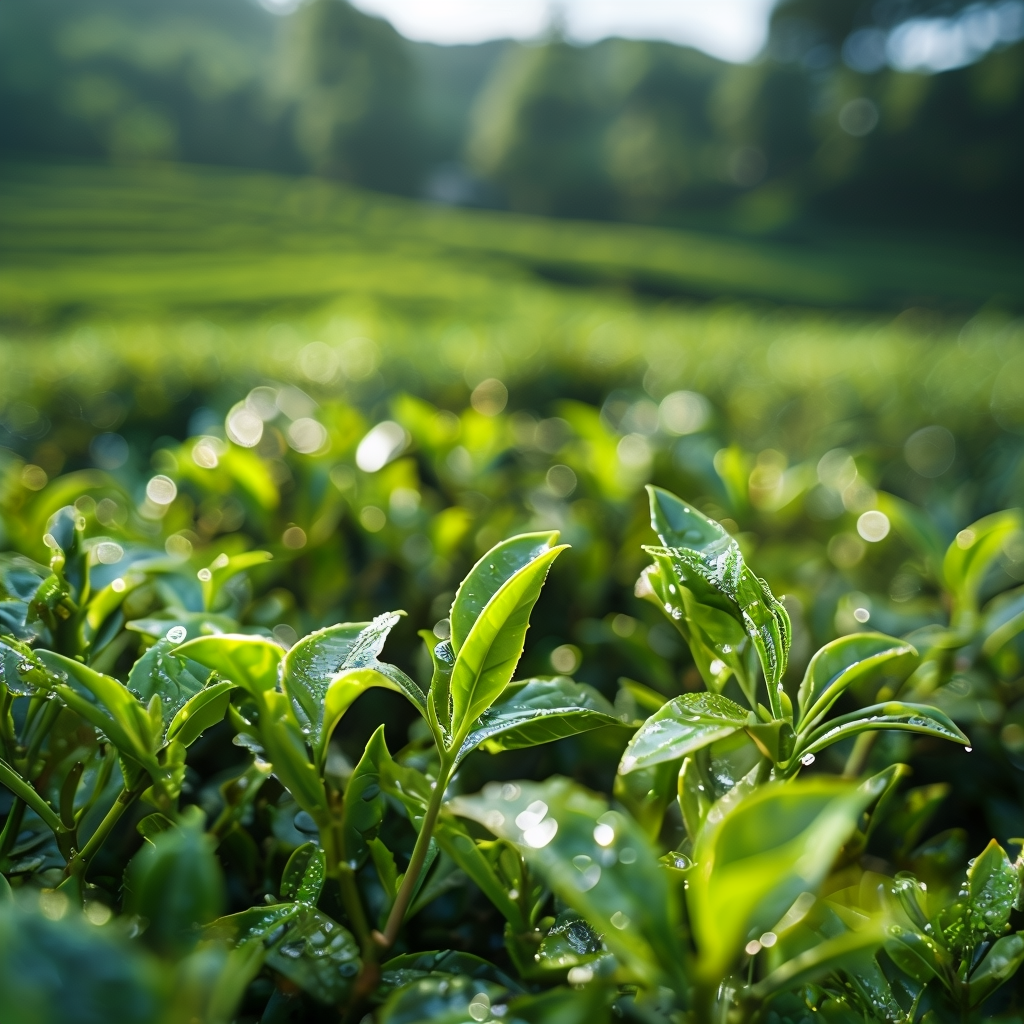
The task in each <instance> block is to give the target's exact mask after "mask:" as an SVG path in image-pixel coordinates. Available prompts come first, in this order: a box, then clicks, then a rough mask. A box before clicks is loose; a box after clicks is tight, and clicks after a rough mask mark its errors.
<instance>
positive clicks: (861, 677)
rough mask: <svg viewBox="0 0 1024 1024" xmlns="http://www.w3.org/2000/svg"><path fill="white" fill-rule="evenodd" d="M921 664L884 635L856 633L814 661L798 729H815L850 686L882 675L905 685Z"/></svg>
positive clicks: (909, 650)
mask: <svg viewBox="0 0 1024 1024" xmlns="http://www.w3.org/2000/svg"><path fill="white" fill-rule="evenodd" d="M916 663H917V651H916V650H915V649H914V648H913V647H912V646H911V645H910V644H908V643H904V642H903V641H900V640H896V639H894V638H893V637H891V636H886V635H885V634H884V633H853V634H851V635H850V636H843V637H840V638H839V639H838V640H833V641H832V642H831V643H829V644H825V646H824V647H822V648H821V650H819V651H818V652H817V654H815V655H814V657H813V658H811V661H810V664H809V665H808V666H807V671H806V672H805V673H804V678H803V682H801V684H800V690H799V693H798V695H797V703H798V706H799V708H800V715H799V718H798V719H797V726H798V728H802V729H804V730H805V731H806V730H808V729H811V728H813V727H814V726H815V725H817V724H818V722H819V720H820V719H821V718H822V717H823V716H824V715H825V713H826V712H827V711H828V709H829V708H830V707H831V706H832V705H833V704H834V703H835V702H836V701H837V700H838V699H839V697H840V695H841V694H842V693H843V692H844V691H845V690H846V689H847V688H848V687H850V686H857V685H865V684H867V683H870V682H873V681H874V680H875V679H877V678H878V677H879V676H881V675H883V674H884V675H892V676H896V677H897V678H898V679H899V681H901V682H902V681H903V680H904V679H905V678H906V677H907V676H908V675H909V674H910V673H911V672H912V671H913V669H914V667H915V665H916Z"/></svg>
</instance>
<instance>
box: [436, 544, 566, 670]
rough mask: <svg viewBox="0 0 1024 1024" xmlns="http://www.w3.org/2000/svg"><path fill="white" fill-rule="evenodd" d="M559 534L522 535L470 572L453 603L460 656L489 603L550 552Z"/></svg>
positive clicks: (454, 635)
mask: <svg viewBox="0 0 1024 1024" xmlns="http://www.w3.org/2000/svg"><path fill="white" fill-rule="evenodd" d="M557 540H558V533H557V532H549V533H523V534H520V535H519V536H518V537H511V538H509V539H508V540H505V541H502V542H501V543H500V544H497V545H495V546H494V547H493V548H491V550H490V551H488V552H487V554H485V555H484V556H483V558H481V559H480V561H478V562H477V563H476V565H474V566H473V568H472V569H470V570H469V574H468V575H467V576H466V578H465V579H464V580H463V581H462V583H461V584H460V585H459V589H458V591H457V592H456V594H455V600H454V601H453V602H452V612H451V628H452V634H451V644H452V650H453V651H454V652H455V653H456V654H458V653H459V651H460V650H462V645H463V644H464V643H465V642H466V640H467V639H468V638H469V634H470V633H471V632H472V630H473V626H474V625H475V624H476V621H477V619H479V618H480V613H481V612H482V611H483V610H484V608H485V607H486V606H487V604H488V602H489V601H490V600H491V599H492V598H493V597H494V595H495V594H496V593H497V592H498V591H499V590H500V589H501V588H502V586H504V585H505V584H506V583H507V582H508V581H509V580H510V579H511V578H512V577H513V576H514V575H515V574H516V573H517V572H519V571H520V570H521V569H523V568H525V567H526V566H527V565H529V564H530V563H531V562H533V561H534V560H536V559H537V558H540V557H541V556H542V555H544V554H546V553H547V552H548V551H550V549H551V547H552V545H554V544H555V542H556V541H557Z"/></svg>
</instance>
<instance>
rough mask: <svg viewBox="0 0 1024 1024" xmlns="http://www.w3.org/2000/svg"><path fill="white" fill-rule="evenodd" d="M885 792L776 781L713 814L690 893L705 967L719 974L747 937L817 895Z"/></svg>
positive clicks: (697, 853) (698, 849)
mask: <svg viewBox="0 0 1024 1024" xmlns="http://www.w3.org/2000/svg"><path fill="white" fill-rule="evenodd" d="M876 798H877V794H876V793H874V792H873V791H872V790H871V789H870V788H866V787H857V786H855V785H853V784H851V783H847V782H842V781H840V780H837V779H828V778H815V779H806V780H800V781H797V782H787V783H779V782H776V783H769V784H767V785H765V786H761V787H759V788H757V789H755V790H754V791H752V792H749V793H746V794H744V795H741V796H740V797H739V799H733V800H730V799H729V798H725V799H724V800H722V801H719V804H718V805H716V807H715V808H714V809H713V810H712V811H711V812H710V813H709V814H708V817H707V819H706V821H705V824H704V827H703V829H702V830H701V832H700V834H699V836H698V838H697V842H696V844H695V847H694V854H693V859H694V861H695V863H696V867H695V868H694V871H693V873H692V875H691V878H690V886H689V889H688V891H687V895H688V897H689V906H690V914H691V920H692V922H693V927H694V933H695V937H696V940H697V947H698V949H699V951H700V955H701V961H702V972H703V973H704V974H705V976H706V977H709V978H716V979H717V978H718V977H720V976H721V975H722V974H723V973H724V972H725V971H727V970H728V968H729V966H730V964H731V963H732V962H733V960H734V958H735V957H736V956H737V955H738V954H739V952H740V949H741V948H742V946H743V944H744V943H745V942H746V941H747V939H748V938H749V937H750V936H751V935H752V934H754V933H758V932H762V931H765V930H767V929H768V928H770V927H771V926H772V925H773V924H775V922H776V921H778V919H779V918H780V917H781V916H782V915H783V914H784V913H785V912H786V910H787V909H788V908H789V907H790V906H791V905H792V904H793V902H794V900H796V898H797V897H798V896H799V895H800V894H801V893H804V892H811V893H813V892H814V891H815V890H816V889H817V887H818V886H819V885H820V884H821V882H822V880H823V879H824V878H825V876H826V875H827V874H828V872H829V870H830V868H831V866H832V861H833V860H834V858H835V856H836V854H837V853H838V851H839V849H840V847H841V846H842V845H843V843H844V842H846V840H847V839H848V838H849V837H850V835H852V834H853V831H854V829H855V828H856V824H857V819H858V818H859V816H860V814H861V812H862V811H863V809H864V808H865V807H866V806H867V805H868V804H869V803H870V802H871V801H872V800H873V799H876Z"/></svg>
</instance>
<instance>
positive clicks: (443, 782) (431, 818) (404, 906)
mask: <svg viewBox="0 0 1024 1024" xmlns="http://www.w3.org/2000/svg"><path fill="white" fill-rule="evenodd" d="M450 771H451V766H450V765H449V764H448V762H447V760H445V759H443V758H442V761H441V770H440V771H439V772H438V777H437V782H436V783H435V784H434V792H433V793H431V794H430V802H429V803H428V804H427V809H426V811H425V812H424V815H423V824H422V825H421V826H420V834H419V835H418V836H417V837H416V845H415V846H414V847H413V849H412V858H411V859H410V861H409V867H408V869H407V870H406V872H405V878H403V879H402V885H401V887H400V888H399V890H398V895H397V896H396V897H395V902H394V905H393V906H392V907H391V913H390V914H388V921H387V924H386V925H385V927H384V934H383V935H379V933H378V938H377V942H378V943H379V944H381V945H382V946H383V947H384V948H385V949H389V948H390V947H391V946H393V945H394V944H395V939H397V938H398V929H399V928H401V927H402V921H403V920H404V918H405V912H406V911H407V910H408V909H409V904H410V903H411V902H412V894H413V892H414V891H415V889H416V883H417V882H418V881H419V877H420V872H421V871H422V870H423V863H424V861H425V860H426V859H427V851H428V850H429V849H430V840H431V837H432V836H433V834H434V824H435V822H436V821H437V815H438V812H439V811H440V810H441V802H442V801H443V800H444V791H445V788H446V787H447V785H448V773H449V772H450Z"/></svg>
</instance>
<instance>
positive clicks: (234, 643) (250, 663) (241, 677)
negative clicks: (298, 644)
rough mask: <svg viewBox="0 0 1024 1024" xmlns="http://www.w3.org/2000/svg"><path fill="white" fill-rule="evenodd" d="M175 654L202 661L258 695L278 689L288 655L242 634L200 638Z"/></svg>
mask: <svg viewBox="0 0 1024 1024" xmlns="http://www.w3.org/2000/svg"><path fill="white" fill-rule="evenodd" d="M174 653H175V654H178V655H180V656H181V657H184V658H191V659H192V660H193V661H198V662H199V664H200V665H205V666H206V667H207V668H209V669H213V671H215V672H216V673H217V674H218V675H220V676H221V677H222V678H223V679H230V680H231V682H233V683H235V685H237V686H240V687H242V689H243V690H248V691H249V693H254V694H258V693H263V692H265V691H267V690H273V689H274V688H275V687H276V686H277V680H278V675H279V672H280V668H281V661H282V659H283V658H284V651H283V650H281V647H280V645H278V644H276V643H274V641H273V640H268V639H266V637H262V636H247V635H244V634H239V633H222V634H218V635H217V636H200V637H196V638H195V639H194V640H187V641H186V642H185V643H183V644H182V645H181V646H180V647H177V648H175V651H174Z"/></svg>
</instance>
